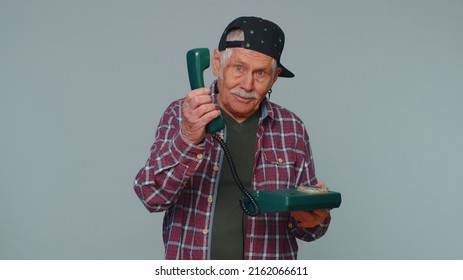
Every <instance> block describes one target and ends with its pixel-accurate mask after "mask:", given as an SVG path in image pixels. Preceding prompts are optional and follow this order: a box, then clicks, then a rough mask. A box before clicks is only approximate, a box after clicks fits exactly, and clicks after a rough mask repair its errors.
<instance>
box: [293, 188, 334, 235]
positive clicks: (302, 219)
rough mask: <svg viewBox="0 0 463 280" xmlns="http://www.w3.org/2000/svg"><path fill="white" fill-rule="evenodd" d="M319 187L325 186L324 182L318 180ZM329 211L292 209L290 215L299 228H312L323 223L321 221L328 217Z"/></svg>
mask: <svg viewBox="0 0 463 280" xmlns="http://www.w3.org/2000/svg"><path fill="white" fill-rule="evenodd" d="M316 186H319V187H321V188H326V185H325V183H323V182H319V183H317V184H316ZM329 214H330V213H329V212H328V210H323V209H320V210H314V211H293V212H291V216H293V218H294V219H296V220H297V221H298V222H299V224H298V225H297V226H298V227H300V228H313V227H316V226H318V225H319V224H321V223H323V221H324V220H325V219H326V217H328V215H329Z"/></svg>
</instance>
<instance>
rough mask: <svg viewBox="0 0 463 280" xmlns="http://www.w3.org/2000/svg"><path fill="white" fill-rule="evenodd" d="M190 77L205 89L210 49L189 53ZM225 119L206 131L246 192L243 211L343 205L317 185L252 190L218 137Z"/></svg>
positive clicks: (193, 84) (253, 213)
mask: <svg viewBox="0 0 463 280" xmlns="http://www.w3.org/2000/svg"><path fill="white" fill-rule="evenodd" d="M186 57H187V65H188V76H189V78H190V85H191V89H197V88H200V87H204V78H203V72H204V70H205V69H207V68H209V65H210V55H209V49H207V48H197V49H192V50H190V51H188V52H187V55H186ZM224 127H225V124H224V122H223V119H222V117H220V116H219V117H217V118H215V119H214V120H212V121H211V122H210V123H209V124H208V125H207V126H206V132H208V133H210V134H211V135H212V137H213V138H214V139H215V140H216V141H218V142H219V143H220V145H221V146H222V149H223V150H224V153H225V158H226V159H227V161H228V164H229V165H230V170H231V172H232V175H233V179H234V180H235V182H236V184H237V185H238V187H239V189H240V190H241V192H242V193H243V195H242V197H241V199H240V203H241V208H243V211H244V212H245V213H246V214H248V215H250V216H257V215H259V214H262V213H271V212H290V211H302V210H316V209H332V208H337V207H339V206H340V204H341V194H340V193H338V192H333V191H330V190H328V189H327V188H320V187H317V186H300V187H297V188H292V189H286V190H271V191H269V190H248V189H246V188H245V187H244V186H243V184H242V182H241V180H240V178H239V176H238V173H237V172H236V168H235V165H234V163H233V159H232V157H231V154H230V152H229V150H228V147H227V145H226V143H225V142H224V140H223V139H222V138H221V137H219V136H218V135H217V133H215V132H217V131H220V130H222V129H224Z"/></svg>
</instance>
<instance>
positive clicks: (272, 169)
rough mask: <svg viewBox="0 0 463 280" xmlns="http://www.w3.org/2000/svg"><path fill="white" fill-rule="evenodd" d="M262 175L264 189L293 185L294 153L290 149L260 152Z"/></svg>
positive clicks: (284, 187) (290, 186)
mask: <svg viewBox="0 0 463 280" xmlns="http://www.w3.org/2000/svg"><path fill="white" fill-rule="evenodd" d="M262 161H263V162H262V163H263V169H262V175H263V183H264V185H265V189H287V188H292V187H295V164H296V155H295V153H294V152H292V151H291V150H289V149H288V150H284V151H283V150H269V151H265V152H263V153H262Z"/></svg>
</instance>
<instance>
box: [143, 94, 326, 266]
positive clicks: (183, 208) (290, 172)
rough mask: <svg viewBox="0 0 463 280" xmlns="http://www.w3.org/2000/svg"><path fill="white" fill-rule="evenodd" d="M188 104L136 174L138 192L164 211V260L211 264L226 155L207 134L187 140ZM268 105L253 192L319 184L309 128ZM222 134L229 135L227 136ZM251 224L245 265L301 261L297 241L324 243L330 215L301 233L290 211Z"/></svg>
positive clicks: (175, 111)
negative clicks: (185, 116) (201, 138)
mask: <svg viewBox="0 0 463 280" xmlns="http://www.w3.org/2000/svg"><path fill="white" fill-rule="evenodd" d="M183 102H184V99H180V100H177V101H175V102H173V103H172V104H171V105H170V106H169V107H168V108H167V110H166V111H165V112H164V115H163V116H162V118H161V121H160V123H159V126H158V128H157V132H156V140H155V142H154V144H153V146H152V148H151V155H150V157H149V159H148V161H147V163H146V165H145V167H144V168H142V169H141V170H140V171H139V172H138V174H137V176H136V179H135V183H134V189H135V192H136V194H137V195H138V197H139V198H140V199H141V201H142V202H143V204H144V205H145V207H146V208H147V209H148V210H149V211H150V212H160V211H166V213H165V216H164V223H163V240H164V245H165V257H166V259H209V257H210V250H209V249H210V244H211V230H212V228H213V227H212V222H213V215H214V208H215V197H216V194H217V187H218V183H219V174H220V168H221V166H222V163H223V152H222V149H221V147H220V146H219V144H218V143H217V142H216V141H214V139H212V137H211V136H210V135H209V134H206V136H205V139H204V141H203V142H202V143H201V144H200V145H197V146H195V145H191V144H188V143H186V142H185V141H184V140H183V139H182V137H181V135H180V123H181V118H182V113H181V112H182V104H183ZM263 102H264V103H263V104H262V106H261V108H262V114H261V118H260V120H259V125H258V130H257V141H256V149H255V151H256V152H255V157H254V174H253V179H252V184H251V186H250V189H253V190H278V189H288V188H294V187H296V186H299V185H314V184H316V183H317V179H316V177H315V170H314V164H313V159H312V154H311V150H310V144H309V137H308V134H307V131H306V129H305V126H304V124H303V122H302V121H301V120H300V119H299V118H298V117H297V116H296V115H295V114H294V113H292V112H290V111H288V110H286V109H284V108H282V107H280V106H278V105H276V104H274V103H272V102H270V101H268V100H264V101H263ZM219 134H221V135H222V136H224V131H221V132H219ZM225 164H226V163H225ZM247 219H248V221H247V222H248V226H247V232H246V238H245V247H244V259H296V258H297V252H298V245H297V242H296V238H299V239H301V240H304V241H313V240H315V239H318V238H320V237H322V236H323V235H324V234H325V232H326V231H327V229H328V225H329V223H330V220H331V217H330V216H328V217H327V218H326V219H325V221H324V222H323V223H322V224H321V225H319V226H317V227H314V228H309V229H302V228H299V227H297V221H295V220H294V219H293V218H292V217H291V216H290V213H267V214H261V215H258V216H257V217H249V216H248V217H247Z"/></svg>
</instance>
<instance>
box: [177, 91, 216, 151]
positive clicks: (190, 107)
mask: <svg viewBox="0 0 463 280" xmlns="http://www.w3.org/2000/svg"><path fill="white" fill-rule="evenodd" d="M210 92H211V90H210V89H209V88H198V89H195V90H192V91H190V92H189V93H188V95H187V96H186V99H185V103H184V104H183V108H182V113H183V118H182V127H181V131H180V133H181V134H182V137H183V139H184V140H185V141H187V142H189V143H191V144H193V145H197V144H199V143H200V142H201V141H202V140H203V138H204V135H205V134H206V129H205V128H206V125H207V124H208V123H209V122H211V121H212V120H213V119H215V118H217V117H218V116H219V115H220V110H218V109H216V107H215V105H214V103H213V102H212V98H211V96H210Z"/></svg>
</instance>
